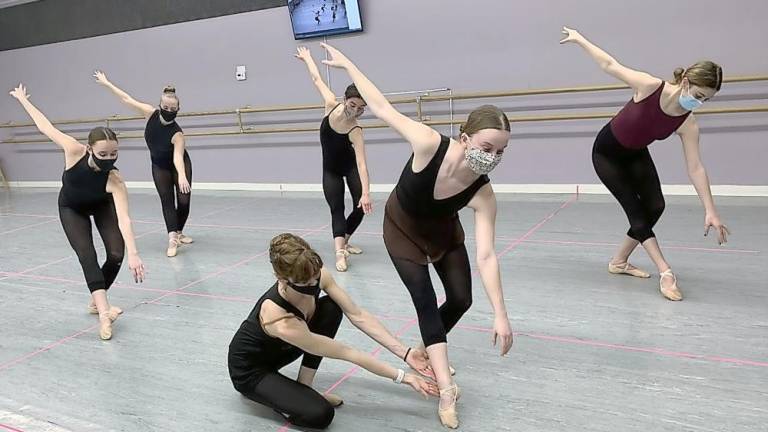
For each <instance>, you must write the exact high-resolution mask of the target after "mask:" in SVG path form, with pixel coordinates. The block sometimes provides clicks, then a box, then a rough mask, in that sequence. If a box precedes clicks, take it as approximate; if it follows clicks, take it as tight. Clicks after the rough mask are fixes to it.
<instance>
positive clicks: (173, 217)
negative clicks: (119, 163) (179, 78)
mask: <svg viewBox="0 0 768 432" xmlns="http://www.w3.org/2000/svg"><path fill="white" fill-rule="evenodd" d="M94 77H95V78H96V81H97V82H98V83H99V84H101V85H103V86H104V87H106V88H108V89H109V90H110V91H111V92H112V93H114V94H115V95H116V96H117V97H119V98H120V101H121V102H123V103H125V104H126V105H128V106H130V107H131V108H133V109H135V110H136V111H138V112H140V113H141V115H143V116H144V118H146V119H147V125H146V127H145V129H144V139H145V140H146V142H147V147H149V154H150V158H151V159H152V179H153V180H154V181H155V188H156V189H157V193H158V195H160V204H161V206H162V208H163V219H165V227H166V228H167V230H168V249H167V250H166V255H167V256H169V257H174V256H176V253H177V249H178V247H179V245H181V244H190V243H192V238H191V237H189V236H187V235H184V233H183V230H184V225H185V224H186V223H187V218H188V217H189V208H190V199H191V197H192V160H191V159H190V158H189V153H187V150H186V145H185V142H184V132H183V131H182V130H181V126H179V125H178V124H177V123H176V115H177V114H178V113H179V98H178V96H176V89H175V88H173V87H171V86H167V87H165V88H164V89H163V94H162V96H161V97H160V106H159V108H158V107H153V106H152V105H149V104H147V103H144V102H139V101H137V100H136V99H134V98H132V97H131V96H130V95H129V94H128V93H126V92H124V91H123V90H121V89H119V88H117V87H116V86H115V85H114V84H112V83H111V82H109V80H108V79H107V77H106V75H104V73H103V72H100V71H96V73H95V74H94Z"/></svg>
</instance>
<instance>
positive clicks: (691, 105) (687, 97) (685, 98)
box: [677, 88, 704, 111]
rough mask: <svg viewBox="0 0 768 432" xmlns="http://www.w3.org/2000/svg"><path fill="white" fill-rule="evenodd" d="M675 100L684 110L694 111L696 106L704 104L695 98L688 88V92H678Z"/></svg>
mask: <svg viewBox="0 0 768 432" xmlns="http://www.w3.org/2000/svg"><path fill="white" fill-rule="evenodd" d="M677 101H678V102H679V103H680V106H681V107H683V109H685V110H686V111H694V110H696V109H697V108H699V107H701V106H702V105H704V102H702V101H700V100H698V99H696V98H695V97H693V96H692V95H691V94H690V88H689V90H688V94H683V93H682V92H681V93H680V97H679V98H678V99H677Z"/></svg>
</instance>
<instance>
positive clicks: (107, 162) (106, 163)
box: [91, 153, 117, 171]
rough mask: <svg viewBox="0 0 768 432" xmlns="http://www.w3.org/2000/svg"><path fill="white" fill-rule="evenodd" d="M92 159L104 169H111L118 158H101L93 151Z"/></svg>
mask: <svg viewBox="0 0 768 432" xmlns="http://www.w3.org/2000/svg"><path fill="white" fill-rule="evenodd" d="M91 160H92V161H93V163H94V164H96V166H97V167H99V169H100V170H102V171H109V170H111V169H112V168H114V167H115V162H116V161H117V159H99V158H97V157H96V155H94V154H93V153H91Z"/></svg>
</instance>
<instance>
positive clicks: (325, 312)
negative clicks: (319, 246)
mask: <svg viewBox="0 0 768 432" xmlns="http://www.w3.org/2000/svg"><path fill="white" fill-rule="evenodd" d="M341 318H342V312H341V308H340V307H339V306H338V305H337V304H336V303H335V302H334V301H333V300H331V298H330V297H328V296H325V297H323V298H321V299H320V300H318V301H317V308H316V310H315V314H314V316H313V317H312V319H311V320H310V321H309V322H308V323H307V326H308V327H309V330H310V331H311V332H312V333H315V334H319V335H323V336H327V337H329V338H331V339H333V338H334V337H335V336H336V331H338V329H339V325H341ZM301 355H303V356H304V357H303V358H302V361H301V365H302V366H304V367H306V368H309V369H315V370H317V368H318V367H320V362H321V361H322V357H318V356H316V355H312V354H309V353H305V352H303V351H301V350H299V349H294V350H289V351H286V354H285V355H284V356H283V357H282V358H280V359H278V366H277V368H276V370H275V371H274V372H269V373H267V374H265V375H264V376H263V377H261V378H260V381H259V382H258V384H256V386H255V387H254V388H253V390H249V391H242V390H241V389H238V390H241V393H243V395H244V396H245V397H247V398H248V399H251V400H252V401H254V402H258V403H260V404H262V405H266V406H268V407H270V408H272V409H273V410H275V411H277V412H278V413H279V414H280V415H282V416H283V417H285V418H286V420H288V421H290V422H291V423H293V424H295V425H296V426H302V427H310V428H317V429H324V428H326V427H328V425H330V424H331V421H332V420H333V415H334V413H335V411H334V409H333V406H331V404H330V403H329V402H328V401H327V400H326V399H325V398H324V397H323V395H321V394H320V393H318V392H317V391H316V390H314V389H313V388H312V387H310V386H308V385H305V384H302V383H300V382H297V381H295V380H292V379H290V378H288V377H286V376H285V375H283V374H281V373H279V372H277V370H279V369H280V368H282V367H284V366H286V365H288V364H289V363H292V362H293V361H295V360H296V359H297V358H299V356H301Z"/></svg>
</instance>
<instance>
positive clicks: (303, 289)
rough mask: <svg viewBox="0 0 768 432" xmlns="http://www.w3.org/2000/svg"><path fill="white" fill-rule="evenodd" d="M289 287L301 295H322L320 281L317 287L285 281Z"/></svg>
mask: <svg viewBox="0 0 768 432" xmlns="http://www.w3.org/2000/svg"><path fill="white" fill-rule="evenodd" d="M285 282H286V283H287V284H288V286H289V287H291V288H293V289H295V290H296V291H298V292H300V293H301V294H305V295H308V296H313V297H314V296H317V295H319V294H320V280H319V279H318V281H317V283H316V284H315V285H303V286H302V285H296V284H293V283H291V281H285Z"/></svg>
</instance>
